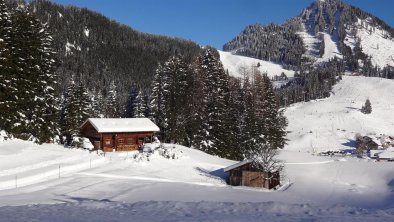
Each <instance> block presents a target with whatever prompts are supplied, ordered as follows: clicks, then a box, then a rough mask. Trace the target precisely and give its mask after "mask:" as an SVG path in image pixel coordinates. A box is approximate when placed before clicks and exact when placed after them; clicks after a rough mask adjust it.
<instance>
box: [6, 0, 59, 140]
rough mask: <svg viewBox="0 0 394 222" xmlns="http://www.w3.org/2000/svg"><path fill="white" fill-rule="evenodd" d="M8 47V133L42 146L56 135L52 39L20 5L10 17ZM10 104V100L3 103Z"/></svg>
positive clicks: (54, 64)
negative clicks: (10, 87)
mask: <svg viewBox="0 0 394 222" xmlns="http://www.w3.org/2000/svg"><path fill="white" fill-rule="evenodd" d="M11 21H12V24H13V25H12V29H11V31H10V39H11V40H12V41H10V43H9V46H10V47H11V48H12V54H11V56H10V60H9V62H10V64H11V65H12V68H11V73H12V74H11V76H13V79H12V80H13V81H12V84H14V88H13V90H12V91H10V92H11V93H13V94H12V95H11V97H10V96H8V98H9V99H10V98H11V101H12V102H11V103H12V104H8V105H10V106H9V107H10V108H11V109H10V110H12V113H14V114H16V116H14V117H13V123H12V124H11V129H10V131H11V132H12V133H14V134H16V135H18V136H20V137H24V138H28V137H34V138H35V140H36V142H39V143H42V142H46V141H48V140H49V139H50V138H53V136H54V134H55V132H56V124H55V123H56V121H55V120H56V115H57V107H56V96H55V87H56V78H57V77H56V75H55V74H54V72H55V68H56V63H55V52H54V50H53V48H52V45H53V43H52V37H51V36H50V35H49V33H48V32H47V29H48V28H47V27H46V26H44V25H42V24H41V23H40V21H38V20H37V19H36V18H35V17H34V15H33V14H32V13H31V12H30V11H29V9H28V8H27V7H25V6H23V5H20V6H19V7H18V9H16V10H15V11H14V13H13V14H12V20H11ZM6 101H10V100H6Z"/></svg>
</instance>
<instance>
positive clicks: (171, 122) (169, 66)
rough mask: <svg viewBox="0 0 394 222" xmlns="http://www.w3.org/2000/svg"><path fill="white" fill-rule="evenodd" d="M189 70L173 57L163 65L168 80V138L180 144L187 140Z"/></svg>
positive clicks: (166, 110) (181, 61)
mask: <svg viewBox="0 0 394 222" xmlns="http://www.w3.org/2000/svg"><path fill="white" fill-rule="evenodd" d="M188 72H189V68H188V66H187V64H186V63H185V62H184V61H183V59H182V58H180V57H177V56H173V57H171V58H170V59H169V60H168V61H167V62H166V63H165V64H164V65H163V73H164V76H165V80H166V85H165V88H166V90H165V91H164V97H165V99H164V101H165V104H164V109H165V114H166V119H167V128H166V132H167V133H166V138H165V139H167V140H172V141H175V142H177V143H180V144H184V141H185V140H186V129H185V127H186V121H187V120H188V118H189V117H188V116H189V113H186V111H185V110H186V108H187V103H188V102H189V97H188V95H189V87H190V85H189V82H188V77H189V76H188Z"/></svg>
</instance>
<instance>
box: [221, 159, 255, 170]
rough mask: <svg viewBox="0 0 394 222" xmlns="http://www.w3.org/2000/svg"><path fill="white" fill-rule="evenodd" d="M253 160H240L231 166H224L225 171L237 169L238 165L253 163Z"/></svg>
mask: <svg viewBox="0 0 394 222" xmlns="http://www.w3.org/2000/svg"><path fill="white" fill-rule="evenodd" d="M251 162H252V161H251V160H244V161H241V162H238V163H236V164H233V165H231V166H228V167H226V168H224V169H223V171H224V172H227V171H230V170H232V169H235V168H237V167H240V166H243V165H245V164H247V163H251Z"/></svg>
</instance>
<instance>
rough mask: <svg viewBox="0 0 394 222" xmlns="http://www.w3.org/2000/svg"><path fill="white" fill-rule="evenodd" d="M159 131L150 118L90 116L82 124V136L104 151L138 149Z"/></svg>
mask: <svg viewBox="0 0 394 222" xmlns="http://www.w3.org/2000/svg"><path fill="white" fill-rule="evenodd" d="M158 131H160V130H159V127H157V126H156V124H154V123H153V122H152V121H150V120H149V119H148V118H123V119H122V118H89V119H87V120H86V121H85V122H84V123H83V124H82V126H81V136H82V137H86V138H89V140H90V141H91V142H92V144H93V145H94V148H95V149H97V150H103V151H104V152H113V151H132V150H138V149H139V148H140V147H141V146H142V144H143V143H144V142H145V141H146V140H151V139H152V136H153V133H154V132H158Z"/></svg>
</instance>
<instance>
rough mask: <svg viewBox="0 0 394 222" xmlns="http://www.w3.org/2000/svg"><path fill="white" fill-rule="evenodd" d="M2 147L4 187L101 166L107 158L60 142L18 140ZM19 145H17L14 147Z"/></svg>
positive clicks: (0, 170) (0, 171) (0, 183)
mask: <svg viewBox="0 0 394 222" xmlns="http://www.w3.org/2000/svg"><path fill="white" fill-rule="evenodd" d="M7 145H8V146H5V147H2V149H3V151H4V150H7V149H14V153H12V151H7V153H8V154H9V155H4V154H5V152H4V153H3V155H0V161H1V164H0V165H1V168H0V190H4V189H13V188H16V187H23V186H27V185H31V184H35V183H39V182H42V181H45V180H50V179H54V178H58V177H59V175H60V176H65V175H68V174H71V173H74V172H78V171H81V170H85V169H89V168H90V167H95V166H98V165H101V164H103V163H104V162H105V158H101V157H99V156H97V155H95V154H89V153H88V152H86V151H82V150H70V149H65V148H62V147H60V146H56V145H45V146H42V147H40V146H37V145H35V144H31V143H28V142H22V141H20V142H18V140H15V141H12V142H8V143H7ZM14 145H15V147H14Z"/></svg>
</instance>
